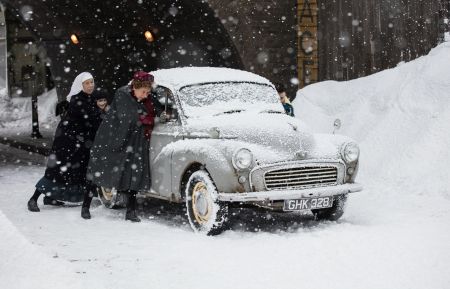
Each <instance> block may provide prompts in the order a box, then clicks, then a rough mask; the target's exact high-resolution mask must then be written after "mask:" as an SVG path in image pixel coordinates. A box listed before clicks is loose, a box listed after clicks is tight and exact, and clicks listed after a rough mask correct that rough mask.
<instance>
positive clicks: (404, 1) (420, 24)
mask: <svg viewBox="0 0 450 289" xmlns="http://www.w3.org/2000/svg"><path fill="white" fill-rule="evenodd" d="M304 1H305V2H308V1H311V2H312V0H304ZM440 2H441V0H427V1H419V0H335V1H328V0H327V1H326V0H319V1H318V6H317V8H318V31H319V33H318V35H317V36H318V59H319V62H318V79H319V80H327V79H333V80H348V79H354V78H357V77H361V76H365V75H369V74H372V73H375V72H377V71H381V70H383V69H387V68H391V67H394V66H396V65H397V64H398V63H399V62H401V61H410V60H413V59H415V58H417V57H419V56H421V55H424V54H427V53H428V52H429V51H430V49H431V48H433V47H435V46H436V45H437V43H438V39H439V22H440V18H439V10H440V4H441V3H440Z"/></svg>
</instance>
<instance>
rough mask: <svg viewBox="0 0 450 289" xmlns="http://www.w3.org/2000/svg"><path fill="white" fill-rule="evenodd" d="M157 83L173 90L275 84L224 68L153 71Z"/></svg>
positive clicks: (185, 68)
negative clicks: (219, 84) (233, 83)
mask: <svg viewBox="0 0 450 289" xmlns="http://www.w3.org/2000/svg"><path fill="white" fill-rule="evenodd" d="M152 74H153V75H154V76H155V82H156V83H157V84H161V85H164V86H167V87H169V88H171V89H180V88H181V87H183V86H186V85H191V84H200V83H208V82H228V81H246V82H257V83H263V84H268V85H270V86H273V84H272V83H271V82H270V81H269V80H267V79H266V78H264V77H262V76H259V75H256V74H254V73H251V72H248V71H243V70H238V69H232V68H223V67H179V68H169V69H160V70H157V71H153V72H152Z"/></svg>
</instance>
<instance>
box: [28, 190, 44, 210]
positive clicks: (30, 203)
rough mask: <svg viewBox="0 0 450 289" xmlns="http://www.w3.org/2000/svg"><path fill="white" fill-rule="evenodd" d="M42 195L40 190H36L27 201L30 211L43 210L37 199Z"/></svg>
mask: <svg viewBox="0 0 450 289" xmlns="http://www.w3.org/2000/svg"><path fill="white" fill-rule="evenodd" d="M40 195H41V193H40V192H39V191H38V190H36V191H34V194H33V196H32V197H31V199H30V200H29V201H28V203H27V206H28V211H30V212H40V211H41V210H39V207H38V205H37V200H38V198H39V196H40Z"/></svg>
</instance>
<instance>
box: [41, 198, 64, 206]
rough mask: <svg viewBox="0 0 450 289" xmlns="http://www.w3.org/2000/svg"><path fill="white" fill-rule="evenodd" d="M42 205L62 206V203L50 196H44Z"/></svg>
mask: <svg viewBox="0 0 450 289" xmlns="http://www.w3.org/2000/svg"><path fill="white" fill-rule="evenodd" d="M44 205H50V206H57V207H61V206H64V203H63V202H61V201H58V200H55V199H53V198H52V197H47V196H45V197H44Z"/></svg>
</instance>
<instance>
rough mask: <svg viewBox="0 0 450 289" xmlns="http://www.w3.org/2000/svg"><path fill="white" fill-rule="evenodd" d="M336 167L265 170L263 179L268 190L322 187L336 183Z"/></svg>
mask: <svg viewBox="0 0 450 289" xmlns="http://www.w3.org/2000/svg"><path fill="white" fill-rule="evenodd" d="M337 179H338V170H337V168H336V167H331V166H330V167H317V166H315V167H294V168H283V169H277V170H273V171H269V172H266V174H265V175H264V181H265V185H266V188H267V189H268V190H279V189H298V188H307V187H322V186H329V185H335V184H337Z"/></svg>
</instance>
